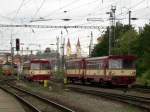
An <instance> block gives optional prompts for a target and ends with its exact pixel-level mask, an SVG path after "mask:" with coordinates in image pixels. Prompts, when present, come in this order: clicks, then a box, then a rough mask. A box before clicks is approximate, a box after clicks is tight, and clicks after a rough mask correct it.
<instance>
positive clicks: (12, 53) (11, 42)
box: [10, 31, 14, 70]
mask: <svg viewBox="0 0 150 112" xmlns="http://www.w3.org/2000/svg"><path fill="white" fill-rule="evenodd" d="M10 38H11V39H10V46H11V68H12V70H13V61H14V60H13V58H14V48H13V37H12V31H11V37H10Z"/></svg>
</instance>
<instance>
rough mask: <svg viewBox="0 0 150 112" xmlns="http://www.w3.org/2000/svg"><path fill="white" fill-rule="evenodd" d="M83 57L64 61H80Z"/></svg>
mask: <svg viewBox="0 0 150 112" xmlns="http://www.w3.org/2000/svg"><path fill="white" fill-rule="evenodd" d="M84 59H85V58H75V59H68V60H66V62H71V61H82V60H84Z"/></svg>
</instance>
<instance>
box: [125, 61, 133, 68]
mask: <svg viewBox="0 0 150 112" xmlns="http://www.w3.org/2000/svg"><path fill="white" fill-rule="evenodd" d="M133 67H134V62H133V61H131V60H123V68H133Z"/></svg>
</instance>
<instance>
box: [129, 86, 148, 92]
mask: <svg viewBox="0 0 150 112" xmlns="http://www.w3.org/2000/svg"><path fill="white" fill-rule="evenodd" d="M131 89H133V90H135V91H140V92H143V93H150V87H146V86H141V85H135V86H133V87H132V88H131Z"/></svg>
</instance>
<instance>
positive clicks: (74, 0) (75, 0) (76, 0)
mask: <svg viewBox="0 0 150 112" xmlns="http://www.w3.org/2000/svg"><path fill="white" fill-rule="evenodd" d="M78 1H80V0H73V1H72V2H70V3H68V4H66V5H64V6H63V7H61V8H58V9H55V10H54V11H52V12H50V13H49V14H48V15H46V16H44V17H48V16H50V15H52V14H53V13H55V12H57V11H58V10H61V9H63V8H65V7H67V6H70V5H72V4H73V3H75V2H78Z"/></svg>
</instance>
